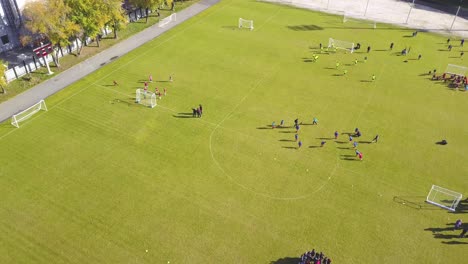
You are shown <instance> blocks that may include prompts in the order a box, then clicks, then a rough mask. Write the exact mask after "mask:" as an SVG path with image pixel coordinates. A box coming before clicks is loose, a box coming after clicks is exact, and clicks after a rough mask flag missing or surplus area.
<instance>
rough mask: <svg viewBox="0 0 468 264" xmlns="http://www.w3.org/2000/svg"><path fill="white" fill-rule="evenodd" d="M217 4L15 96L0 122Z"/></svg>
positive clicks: (189, 11)
mask: <svg viewBox="0 0 468 264" xmlns="http://www.w3.org/2000/svg"><path fill="white" fill-rule="evenodd" d="M218 2H219V0H201V1H200V2H199V3H196V4H193V5H192V6H190V7H188V8H186V9H184V10H182V11H180V12H178V13H177V21H176V22H171V23H169V24H168V25H166V26H165V27H163V28H160V27H158V25H157V24H155V25H153V26H151V27H149V28H147V29H145V30H143V31H141V32H139V33H137V34H135V35H133V36H132V37H130V38H128V39H126V40H123V41H122V42H119V43H118V44H116V45H114V46H112V47H110V48H108V49H106V50H104V51H102V52H100V53H99V54H97V55H95V56H93V57H91V58H89V59H87V60H85V61H83V62H81V63H79V64H77V65H75V66H73V67H71V68H70V69H68V70H65V71H63V72H62V73H60V74H58V75H57V76H55V77H53V78H51V79H49V80H47V81H45V82H42V83H40V84H38V85H36V86H34V87H33V88H31V89H29V90H27V91H25V92H23V93H21V94H19V95H17V96H15V97H14V98H12V99H10V100H8V101H6V102H3V103H1V104H0V122H3V121H5V120H7V119H8V118H10V117H11V116H12V115H14V114H16V113H18V112H20V111H22V110H24V109H26V108H28V107H30V106H31V105H33V104H35V103H37V102H39V101H40V100H42V99H45V98H47V97H49V96H51V95H53V94H55V93H56V92H58V91H60V90H62V89H64V88H65V87H67V86H69V85H70V84H72V83H74V82H76V81H78V80H79V79H81V78H83V77H85V76H86V75H88V74H90V73H92V72H94V71H95V70H97V69H99V68H100V67H101V66H102V65H104V64H106V63H109V62H110V60H111V58H115V57H120V56H122V55H125V54H127V53H128V52H130V51H132V50H134V49H136V48H138V47H139V46H141V45H143V44H145V43H147V42H149V41H151V40H152V39H154V38H155V37H157V36H159V35H161V34H162V33H164V32H166V31H168V30H170V29H171V28H173V27H175V26H176V25H178V24H180V23H183V22H184V21H185V20H187V19H189V18H191V17H193V16H195V15H197V14H199V13H201V12H203V11H204V10H205V9H207V8H209V7H211V6H212V5H214V4H216V3H218Z"/></svg>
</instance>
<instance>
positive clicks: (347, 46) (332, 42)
mask: <svg viewBox="0 0 468 264" xmlns="http://www.w3.org/2000/svg"><path fill="white" fill-rule="evenodd" d="M328 48H333V49H342V50H347V51H349V52H351V53H353V52H354V43H353V42H348V41H343V40H337V39H333V38H329V39H328Z"/></svg>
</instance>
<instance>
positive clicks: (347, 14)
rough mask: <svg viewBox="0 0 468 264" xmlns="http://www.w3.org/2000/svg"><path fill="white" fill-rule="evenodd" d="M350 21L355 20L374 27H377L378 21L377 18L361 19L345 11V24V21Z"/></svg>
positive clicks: (365, 25)
mask: <svg viewBox="0 0 468 264" xmlns="http://www.w3.org/2000/svg"><path fill="white" fill-rule="evenodd" d="M349 22H355V23H358V24H361V25H363V26H364V27H367V26H370V27H372V28H374V29H375V28H377V22H376V21H375V20H367V19H364V18H363V19H359V18H355V17H353V16H351V14H349V13H346V12H344V14H343V24H344V23H349Z"/></svg>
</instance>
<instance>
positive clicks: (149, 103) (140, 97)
mask: <svg viewBox="0 0 468 264" xmlns="http://www.w3.org/2000/svg"><path fill="white" fill-rule="evenodd" d="M135 102H136V103H138V104H141V105H144V106H146V107H151V108H153V107H155V106H156V105H157V102H156V94H155V93H152V92H148V91H145V90H143V89H137V90H136V96H135Z"/></svg>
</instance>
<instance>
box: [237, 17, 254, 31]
mask: <svg viewBox="0 0 468 264" xmlns="http://www.w3.org/2000/svg"><path fill="white" fill-rule="evenodd" d="M239 28H250V30H253V29H254V26H253V20H247V19H243V18H239Z"/></svg>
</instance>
